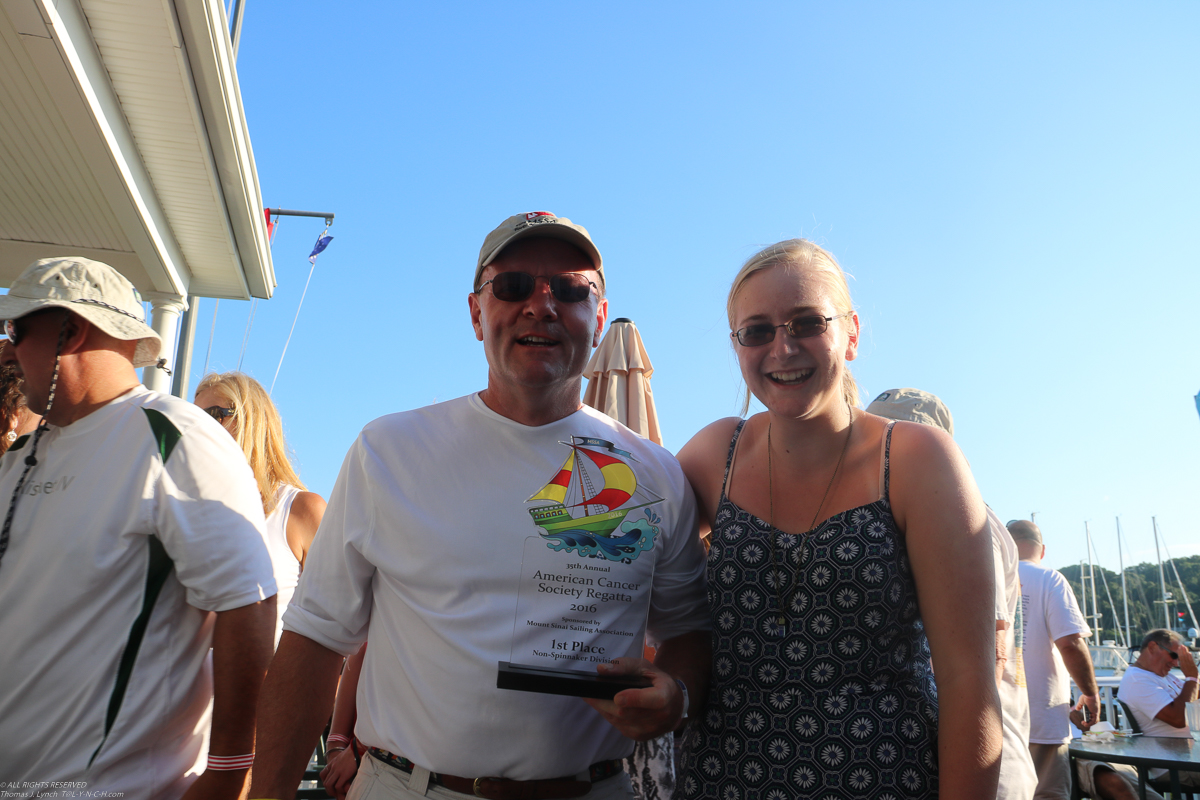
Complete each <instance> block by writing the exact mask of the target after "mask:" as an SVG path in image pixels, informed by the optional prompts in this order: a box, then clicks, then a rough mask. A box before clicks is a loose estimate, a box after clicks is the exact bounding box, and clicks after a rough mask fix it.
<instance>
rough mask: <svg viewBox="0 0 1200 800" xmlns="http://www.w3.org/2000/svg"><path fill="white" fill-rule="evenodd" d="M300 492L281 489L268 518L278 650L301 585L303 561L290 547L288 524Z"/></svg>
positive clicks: (288, 488) (268, 542)
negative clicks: (286, 617)
mask: <svg viewBox="0 0 1200 800" xmlns="http://www.w3.org/2000/svg"><path fill="white" fill-rule="evenodd" d="M298 494H300V490H299V489H297V488H296V487H295V486H286V485H285V486H280V487H279V491H278V492H277V494H276V498H277V501H278V502H276V504H275V510H274V511H272V512H271V515H270V516H269V517H267V549H268V550H270V552H271V565H272V566H273V567H274V568H275V584H276V586H278V587H279V594H277V595H276V596H275V603H276V613H277V614H278V616H277V617H276V619H275V646H276V647H278V646H279V637H280V636H282V635H283V612H284V611H287V607H288V603H290V602H292V595H293V594H294V593H295V592H296V584H297V583H299V582H300V561H299V560H298V559H297V558H296V555H295V554H294V553H293V552H292V548H291V547H290V546H289V545H288V539H287V524H288V517H289V516H291V513H292V502H293V501H294V500H295V499H296V495H298Z"/></svg>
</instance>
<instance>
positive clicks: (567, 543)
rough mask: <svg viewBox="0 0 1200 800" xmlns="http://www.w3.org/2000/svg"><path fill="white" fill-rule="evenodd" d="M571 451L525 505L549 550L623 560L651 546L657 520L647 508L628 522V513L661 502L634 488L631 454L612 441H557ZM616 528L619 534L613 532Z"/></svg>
mask: <svg viewBox="0 0 1200 800" xmlns="http://www.w3.org/2000/svg"><path fill="white" fill-rule="evenodd" d="M559 444H562V445H564V446H566V447H568V448H570V450H571V452H570V453H568V454H567V458H566V460H565V461H563V464H562V466H561V467H560V468H559V470H558V472H556V473H555V474H554V475H553V476H552V477H551V478H550V481H549V482H548V483H547V484H546V485H545V486H543V487H542V488H541V489H540V490H538V491H537V492H536V493H534V494H533V496H531V497H530V498H529V499H528V500H526V502H527V503H533V502H537V501H546V502H544V503H542V504H540V505H536V506H533V507H531V508H529V509H528V511H529V515H530V516H531V517H532V518H533V523H534V524H535V525H537V526H538V527H539V528H541V529H542V537H543V538H545V539H547V540H549V541H548V542H547V544H548V545H549V546H550V547H551V548H552V549H554V550H562V549H576V548H577V549H578V552H579V554H580V555H585V556H604V557H606V558H609V559H612V560H615V561H617V560H619V561H627V560H632V559H634V558H637V556H638V555H639V554H640V553H641V552H643V551H644V550H649V549H650V548H651V547H653V546H654V539H655V538H656V536H657V533H658V528H657V526H655V525H654V524H653V523H655V522H658V521H660V520H659V517H658V515H657V514H654V512H653V511H650V510H649V509H647V511H646V512H645V514H646V517H645V519H641V520H638V521H636V522H627V521H626V517H627V516H628V515H629V512H631V511H634V510H636V509H639V508H647V507H648V506H652V505H654V504H656V503H659V502H662V499H663V498H661V497H659V496H658V495H657V494H655V493H654V492H652V491H650V489H649V488H648V487H646V486H642V485H639V483H638V479H637V474H636V473H635V472H634V470H633V468H632V467H631V466H630V462H633V463H637V462H636V461H634V459H633V455H632V454H631V453H629V452H627V451H625V450H618V449H617V448H616V447H615V446H614V445H613V443H612V442H608V441H605V440H604V439H595V438H592V437H586V436H572V437H571V441H570V442H559ZM618 528H619V529H620V530H619V531H618Z"/></svg>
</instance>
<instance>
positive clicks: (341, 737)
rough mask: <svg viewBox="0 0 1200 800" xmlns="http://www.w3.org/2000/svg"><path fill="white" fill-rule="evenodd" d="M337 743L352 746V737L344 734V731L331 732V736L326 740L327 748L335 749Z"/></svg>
mask: <svg viewBox="0 0 1200 800" xmlns="http://www.w3.org/2000/svg"><path fill="white" fill-rule="evenodd" d="M337 745H341V746H342V747H349V746H350V737H349V736H346V735H345V734H342V733H331V734H329V738H328V739H326V740H325V747H326V748H327V749H333V748H334V747H336V746H337Z"/></svg>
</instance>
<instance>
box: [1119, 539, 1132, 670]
mask: <svg viewBox="0 0 1200 800" xmlns="http://www.w3.org/2000/svg"><path fill="white" fill-rule="evenodd" d="M1117 559H1118V560H1119V561H1120V564H1121V602H1122V603H1123V604H1124V606H1125V646H1126V647H1133V638H1132V637H1131V636H1130V634H1129V592H1127V591H1125V555H1124V554H1123V553H1122V552H1121V518H1120V517H1117Z"/></svg>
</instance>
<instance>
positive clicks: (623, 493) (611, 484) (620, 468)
mask: <svg viewBox="0 0 1200 800" xmlns="http://www.w3.org/2000/svg"><path fill="white" fill-rule="evenodd" d="M578 449H579V452H580V453H582V454H583V455H584V456H585V457H586V458H587V459H588V460H589V461H591V462H592V463H593V464H595V465H596V466H597V467H599V468H600V475H601V476H602V477H603V478H604V488H602V489H600V491H599V492H597V493H596V494H595V495H593V496H592V497H590V498H589V497H587V496H586V495H585V496H584V498H583V502H581V503H576V504H575V505H576V506H590V505H600V506H604V508H605V509H606V510H607V511H612V510H613V509H614V508H616V507H617V506H619V505H622V504H623V503H625V502H626V501H627V500H629V498H630V497H632V496H633V492H634V490H635V489H637V478H636V477H634V474H633V470H631V469H630V468H629V465H628V464H626V463H625V462H624V461H622V460H621V459H619V458H613V457H612V456H610V455H608V454H606V453H599V452H596V451H595V450H585V449H583V448H578Z"/></svg>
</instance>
